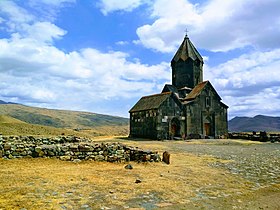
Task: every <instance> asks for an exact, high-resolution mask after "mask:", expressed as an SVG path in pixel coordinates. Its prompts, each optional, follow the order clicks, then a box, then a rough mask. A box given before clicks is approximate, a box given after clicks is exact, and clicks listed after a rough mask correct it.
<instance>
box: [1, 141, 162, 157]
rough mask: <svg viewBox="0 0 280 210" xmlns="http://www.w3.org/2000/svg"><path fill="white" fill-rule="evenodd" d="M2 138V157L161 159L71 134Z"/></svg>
mask: <svg viewBox="0 0 280 210" xmlns="http://www.w3.org/2000/svg"><path fill="white" fill-rule="evenodd" d="M0 137H1V136H0ZM0 139H1V141H0V158H1V157H3V158H21V157H57V158H59V159H60V160H65V161H70V160H75V159H79V160H95V161H108V162H126V161H139V162H141V161H150V162H153V161H155V162H157V161H159V160H160V157H159V155H158V154H157V152H152V151H149V150H141V149H139V148H137V147H136V148H134V147H130V146H126V145H123V144H121V143H101V144H97V143H92V141H91V140H88V139H84V138H78V137H72V136H71V137H67V136H63V137H55V138H39V137H33V136H25V137H22V136H21V137H18V136H9V137H1V138H0Z"/></svg>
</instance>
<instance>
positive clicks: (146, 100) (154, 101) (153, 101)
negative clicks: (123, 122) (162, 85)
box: [129, 92, 172, 112]
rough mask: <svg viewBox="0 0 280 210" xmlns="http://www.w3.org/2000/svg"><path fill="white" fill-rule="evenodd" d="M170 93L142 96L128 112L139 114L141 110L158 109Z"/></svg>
mask: <svg viewBox="0 0 280 210" xmlns="http://www.w3.org/2000/svg"><path fill="white" fill-rule="evenodd" d="M171 94H172V93H171V92H165V93H161V94H156V95H150V96H143V97H142V98H141V99H140V100H139V101H138V102H137V103H136V104H135V105H134V106H133V107H132V108H131V109H130V111H129V112H139V111H143V110H150V109H158V108H159V106H160V105H161V104H162V103H163V102H164V101H165V100H166V99H167V98H168V97H170V96H171Z"/></svg>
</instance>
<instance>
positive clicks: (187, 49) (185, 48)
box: [171, 35, 203, 62]
mask: <svg viewBox="0 0 280 210" xmlns="http://www.w3.org/2000/svg"><path fill="white" fill-rule="evenodd" d="M188 58H191V59H193V60H196V59H198V60H200V61H201V62H203V58H202V57H201V55H200V54H199V52H198V51H197V50H196V48H195V47H194V45H193V44H192V42H191V41H190V39H189V37H188V36H187V35H186V36H185V38H184V40H183V42H182V44H181V45H180V47H179V49H178V51H177V52H176V54H175V55H174V57H173V59H172V61H175V62H177V61H178V60H179V59H182V60H183V61H186V60H187V59H188ZM172 61H171V62H172Z"/></svg>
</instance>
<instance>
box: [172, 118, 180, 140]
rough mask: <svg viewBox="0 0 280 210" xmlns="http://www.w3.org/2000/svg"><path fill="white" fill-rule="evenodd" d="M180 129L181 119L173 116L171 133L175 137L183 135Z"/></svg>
mask: <svg viewBox="0 0 280 210" xmlns="http://www.w3.org/2000/svg"><path fill="white" fill-rule="evenodd" d="M180 129H181V128H180V121H179V120H178V118H176V117H175V118H173V119H172V120H171V135H172V136H173V137H181V134H180Z"/></svg>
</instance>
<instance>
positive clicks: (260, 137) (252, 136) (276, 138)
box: [228, 131, 280, 143]
mask: <svg viewBox="0 0 280 210" xmlns="http://www.w3.org/2000/svg"><path fill="white" fill-rule="evenodd" d="M228 137H229V138H230V139H246V140H252V141H261V142H267V141H271V142H272V143H273V142H280V134H279V133H277V134H273V133H269V134H268V133H266V132H265V131H260V132H259V133H257V132H252V133H242V132H241V133H237V132H233V133H229V134H228Z"/></svg>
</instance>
